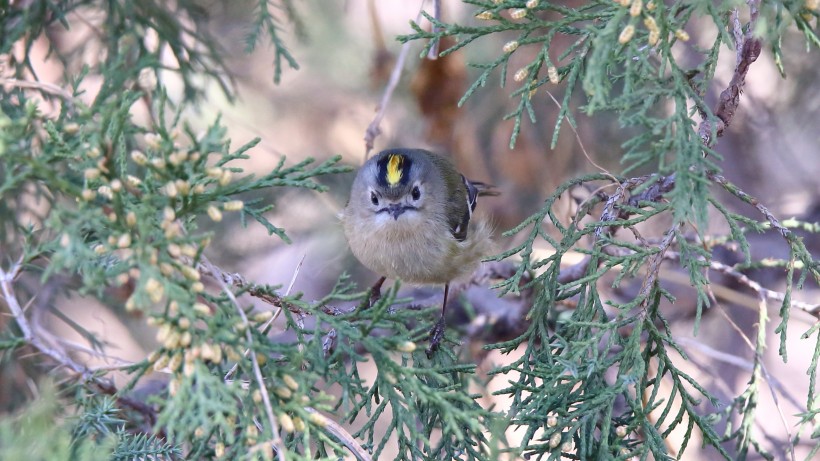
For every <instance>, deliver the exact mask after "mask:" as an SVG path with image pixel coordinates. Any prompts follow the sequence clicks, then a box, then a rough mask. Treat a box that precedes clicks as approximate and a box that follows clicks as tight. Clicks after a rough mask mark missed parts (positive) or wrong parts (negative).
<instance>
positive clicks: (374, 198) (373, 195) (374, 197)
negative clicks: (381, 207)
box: [370, 192, 379, 205]
mask: <svg viewBox="0 0 820 461" xmlns="http://www.w3.org/2000/svg"><path fill="white" fill-rule="evenodd" d="M370 202H371V203H372V204H373V205H378V204H379V197H378V196H377V195H376V193H375V192H370Z"/></svg>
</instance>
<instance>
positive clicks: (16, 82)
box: [0, 78, 77, 107]
mask: <svg viewBox="0 0 820 461" xmlns="http://www.w3.org/2000/svg"><path fill="white" fill-rule="evenodd" d="M0 85H8V86H11V87H15V88H26V89H31V90H37V91H40V92H42V93H46V94H50V95H53V96H59V97H60V98H62V99H63V100H64V101H65V102H66V103H68V105H69V106H70V107H74V106H75V105H76V104H77V99H76V98H75V97H74V95H73V94H71V93H69V92H68V91H66V90H65V89H63V88H62V87H59V86H57V85H54V84H53V83H46V82H38V81H32V80H20V79H16V78H0Z"/></svg>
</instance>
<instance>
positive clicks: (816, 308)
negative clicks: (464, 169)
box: [709, 261, 820, 315]
mask: <svg viewBox="0 0 820 461" xmlns="http://www.w3.org/2000/svg"><path fill="white" fill-rule="evenodd" d="M709 268H710V269H712V270H714V271H717V272H720V273H721V274H724V275H728V276H729V277H732V278H733V279H735V280H736V281H737V282H739V283H741V284H743V285H746V286H747V287H749V288H751V289H752V290H754V291H756V292H757V293H758V294H760V295H763V296H765V297H766V298H767V299H771V300H773V301H779V302H783V301H785V300H786V294H785V293H781V292H779V291H774V290H769V289H768V288H764V287H763V286H762V285H760V284H759V283H757V282H755V281H754V280H752V279H750V278H749V277H747V276H746V274H744V273H742V272H739V271H737V270H736V269H735V268H733V267H732V266H727V265H726V264H723V263H721V262H718V261H709ZM790 303H791V307H795V308H797V309H800V310H802V311H805V312H808V313H809V314H812V315H817V313H818V312H820V304H812V303H806V302H802V301H795V300H793V299H792V300H790Z"/></svg>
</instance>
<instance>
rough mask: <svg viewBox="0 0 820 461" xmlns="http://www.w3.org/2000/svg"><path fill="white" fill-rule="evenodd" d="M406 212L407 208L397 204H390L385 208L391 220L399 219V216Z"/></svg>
mask: <svg viewBox="0 0 820 461" xmlns="http://www.w3.org/2000/svg"><path fill="white" fill-rule="evenodd" d="M406 210H407V207H405V206H404V205H400V204H398V203H391V204H390V205H389V206H388V207H387V213H388V214H389V215H390V216H392V217H393V220H397V219H399V216H400V215H401V214H402V213H404V212H405V211H406Z"/></svg>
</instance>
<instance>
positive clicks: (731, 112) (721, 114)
mask: <svg viewBox="0 0 820 461" xmlns="http://www.w3.org/2000/svg"><path fill="white" fill-rule="evenodd" d="M757 3H758V2H757V1H754V0H750V1H749V2H748V4H749V10H750V19H749V23H748V24H747V25H746V28H747V30H746V33H745V34H742V32H741V27H740V21H739V19H738V17H737V11H736V10H735V11H734V12H733V15H732V19H733V21H732V23H733V32H734V36H735V49H736V53H737V55H736V62H737V64H736V65H735V71H734V73H733V74H732V79H731V81H730V82H729V86H728V87H726V89H724V90H723V91H722V92H721V93H720V97H719V99H718V104H717V106H716V107H715V109H714V110H713V113H714V115H715V118H705V119H704V120H703V121H702V122H701V123H700V127H698V135H699V136H700V139H701V141H702V142H703V145H704V146H706V147H712V146H713V145H714V144H715V142H717V139H716V138H719V137H721V136H723V132H724V131H725V130H726V128H728V127H729V124H730V123H731V122H732V119H733V118H734V116H735V111H737V107H738V105H739V104H740V94H741V93H742V92H743V87H744V86H745V85H746V74H747V73H748V72H749V67H750V66H751V65H752V63H753V62H755V61H756V60H757V58H758V56H760V50H761V48H762V43H761V42H760V40H759V39H757V38H754V36H753V33H754V26H755V23H756V22H757V14H758V10H757ZM712 133H714V134H715V136H714V137H713V136H712Z"/></svg>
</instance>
